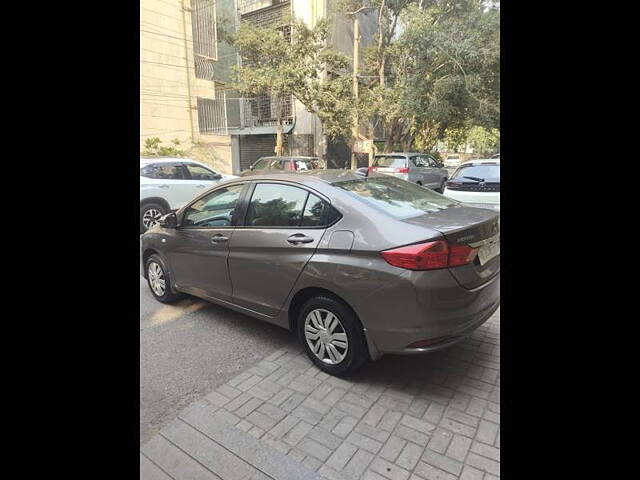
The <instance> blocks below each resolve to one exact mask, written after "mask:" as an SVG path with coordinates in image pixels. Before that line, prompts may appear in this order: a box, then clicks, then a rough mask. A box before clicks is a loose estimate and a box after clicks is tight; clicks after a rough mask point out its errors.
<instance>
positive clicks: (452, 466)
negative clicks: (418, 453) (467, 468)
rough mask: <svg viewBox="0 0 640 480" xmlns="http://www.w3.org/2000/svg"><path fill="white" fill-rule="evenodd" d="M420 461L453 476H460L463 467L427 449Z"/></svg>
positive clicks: (457, 462)
mask: <svg viewBox="0 0 640 480" xmlns="http://www.w3.org/2000/svg"><path fill="white" fill-rule="evenodd" d="M422 461H423V462H425V463H427V464H429V465H432V466H434V467H436V468H439V469H440V470H444V471H445V472H449V473H451V474H453V475H460V472H461V471H462V466H463V464H462V462H459V461H457V460H454V459H452V458H449V457H445V456H444V455H440V454H439V453H436V452H434V451H432V450H429V449H427V450H425V451H424V455H422Z"/></svg>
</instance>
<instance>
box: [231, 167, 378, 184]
mask: <svg viewBox="0 0 640 480" xmlns="http://www.w3.org/2000/svg"><path fill="white" fill-rule="evenodd" d="M370 176H372V177H373V176H377V177H379V176H384V175H379V174H374V173H372V174H370ZM362 178H363V176H362V175H359V174H356V173H354V171H353V170H347V169H338V168H336V169H317V170H303V171H297V172H274V173H258V174H253V175H251V176H246V177H240V179H237V180H241V181H246V182H254V181H261V180H284V181H292V182H295V183H301V184H305V185H306V184H314V183H318V182H323V183H328V184H331V183H336V182H341V181H347V180H362Z"/></svg>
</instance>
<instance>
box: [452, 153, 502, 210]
mask: <svg viewBox="0 0 640 480" xmlns="http://www.w3.org/2000/svg"><path fill="white" fill-rule="evenodd" d="M443 194H444V195H445V196H447V197H449V198H453V199H454V200H458V201H459V202H463V203H465V204H467V205H470V206H472V207H479V208H488V209H490V210H494V211H498V212H499V211H500V159H489V160H470V161H468V162H464V163H461V164H460V165H459V166H458V168H456V170H455V171H454V172H453V174H452V175H451V177H450V178H449V181H447V184H446V186H445V189H444V192H443Z"/></svg>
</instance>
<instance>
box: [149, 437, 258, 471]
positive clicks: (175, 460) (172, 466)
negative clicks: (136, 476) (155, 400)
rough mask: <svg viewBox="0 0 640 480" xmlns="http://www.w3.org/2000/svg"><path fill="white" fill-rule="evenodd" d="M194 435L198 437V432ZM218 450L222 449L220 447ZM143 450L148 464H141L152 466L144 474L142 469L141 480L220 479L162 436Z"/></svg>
mask: <svg viewBox="0 0 640 480" xmlns="http://www.w3.org/2000/svg"><path fill="white" fill-rule="evenodd" d="M194 434H195V435H198V433H197V432H196V433H194ZM214 448H215V447H214ZM218 448H220V447H219V446H218ZM142 450H143V452H144V453H143V455H144V458H145V460H146V462H145V461H143V460H142V459H141V463H144V464H147V463H148V464H150V465H144V467H145V468H144V470H145V471H144V472H143V471H142V469H141V472H140V478H141V479H144V480H152V479H158V480H165V479H171V478H189V479H193V480H218V479H219V478H220V477H218V476H217V475H216V474H215V473H213V472H212V471H211V470H209V469H208V468H206V467H205V466H203V465H201V464H200V463H198V461H197V460H195V459H193V458H192V457H190V456H189V455H187V454H186V453H184V452H183V451H182V450H180V448H178V447H177V446H175V445H174V444H173V443H171V442H170V441H169V440H167V439H166V438H165V437H163V436H161V435H157V436H155V437H154V438H152V439H151V440H150V441H149V442H147V443H146V444H145V445H144V446H143V448H142ZM247 470H250V468H248V469H247Z"/></svg>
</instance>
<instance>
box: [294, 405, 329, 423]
mask: <svg viewBox="0 0 640 480" xmlns="http://www.w3.org/2000/svg"><path fill="white" fill-rule="evenodd" d="M291 415H294V416H296V417H298V418H301V419H302V420H304V421H306V422H308V423H310V424H312V425H316V424H318V423H319V422H320V420H322V414H321V413H319V412H316V411H315V410H311V409H310V408H308V407H306V406H304V405H300V406H299V407H297V408H296V409H295V410H294V411H293V412H291Z"/></svg>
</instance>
